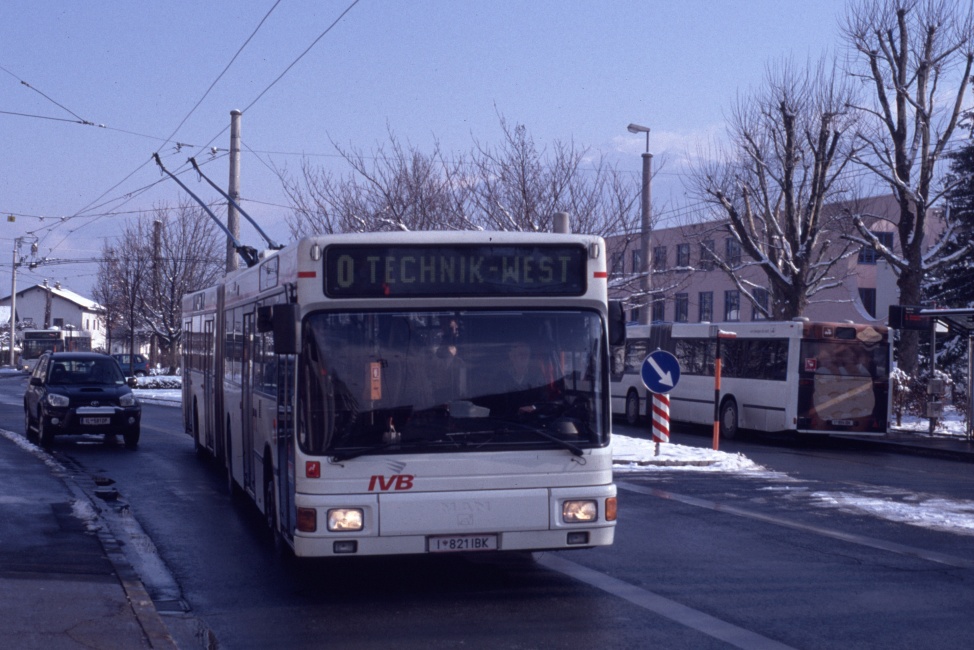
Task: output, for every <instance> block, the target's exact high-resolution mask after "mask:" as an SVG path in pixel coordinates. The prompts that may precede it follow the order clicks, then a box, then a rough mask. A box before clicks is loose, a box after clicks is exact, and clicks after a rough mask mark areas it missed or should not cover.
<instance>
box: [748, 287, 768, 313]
mask: <svg viewBox="0 0 974 650" xmlns="http://www.w3.org/2000/svg"><path fill="white" fill-rule="evenodd" d="M753 295H754V302H755V303H757V304H755V305H753V309H752V311H751V320H767V318H768V317H767V316H765V315H764V314H765V312H763V311H761V309H760V308H759V307H758V305H760V306H761V307H763V308H764V309H765V311H767V309H768V290H767V289H763V288H761V287H757V288H755V289H754V292H753Z"/></svg>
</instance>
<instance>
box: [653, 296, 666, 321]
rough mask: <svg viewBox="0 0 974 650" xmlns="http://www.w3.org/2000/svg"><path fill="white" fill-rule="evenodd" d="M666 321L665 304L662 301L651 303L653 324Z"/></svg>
mask: <svg viewBox="0 0 974 650" xmlns="http://www.w3.org/2000/svg"><path fill="white" fill-rule="evenodd" d="M664 320H666V303H665V302H663V301H662V300H654V301H653V322H657V321H664Z"/></svg>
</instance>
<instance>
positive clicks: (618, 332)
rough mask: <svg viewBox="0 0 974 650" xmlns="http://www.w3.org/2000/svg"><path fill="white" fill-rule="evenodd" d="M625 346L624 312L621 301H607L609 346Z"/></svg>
mask: <svg viewBox="0 0 974 650" xmlns="http://www.w3.org/2000/svg"><path fill="white" fill-rule="evenodd" d="M625 344H626V310H625V309H623V308H622V301H621V300H610V301H609V345H610V346H612V347H618V346H622V345H625Z"/></svg>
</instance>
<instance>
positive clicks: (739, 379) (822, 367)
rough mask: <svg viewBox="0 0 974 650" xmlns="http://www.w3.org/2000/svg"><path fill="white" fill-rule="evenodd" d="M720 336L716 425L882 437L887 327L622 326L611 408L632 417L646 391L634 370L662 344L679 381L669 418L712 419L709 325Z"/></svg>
mask: <svg viewBox="0 0 974 650" xmlns="http://www.w3.org/2000/svg"><path fill="white" fill-rule="evenodd" d="M717 328H719V330H720V331H722V332H728V333H733V334H734V335H735V337H734V338H722V339H721V367H722V372H721V391H720V407H719V419H720V433H721V435H722V436H725V437H727V438H733V437H734V436H735V435H737V433H738V430H739V429H747V430H753V431H765V432H777V431H794V432H798V433H803V434H829V435H842V434H846V433H848V434H857V435H882V434H885V433H886V430H887V427H888V420H889V413H890V382H889V373H890V368H891V364H892V357H891V348H890V340H889V332H888V330H887V328H885V327H882V326H874V325H862V324H851V323H823V322H809V321H805V320H795V321H786V322H774V321H754V322H747V323H737V322H735V323H715V324H711V323H653V324H652V325H636V326H632V325H631V326H629V327H628V328H627V338H626V345H625V348H617V349H616V350H615V351H614V352H615V357H614V364H613V366H614V367H613V371H614V372H613V376H612V411H613V413H614V414H616V415H620V416H624V417H625V419H626V421H627V422H629V423H635V422H636V421H637V420H638V419H639V417H640V415H642V414H644V413H646V403H647V399H648V394H647V391H646V388H645V386H643V384H642V380H641V379H640V375H639V370H640V367H641V365H642V362H643V359H645V357H646V355H647V354H649V353H650V352H652V351H653V350H656V349H663V350H667V351H669V352H672V353H673V354H674V355H675V356H676V358H677V360H678V361H679V363H680V371H681V375H680V380H679V382H678V384H677V386H676V388H675V389H674V390H673V391H672V392H670V394H669V395H670V419H671V420H673V421H680V422H688V423H693V424H705V425H712V424H713V422H714V396H715V395H714V356H715V352H716V339H715V337H714V331H715V329H717Z"/></svg>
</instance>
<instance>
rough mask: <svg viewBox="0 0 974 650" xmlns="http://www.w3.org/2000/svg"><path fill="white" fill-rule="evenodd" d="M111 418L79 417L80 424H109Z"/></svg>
mask: <svg viewBox="0 0 974 650" xmlns="http://www.w3.org/2000/svg"><path fill="white" fill-rule="evenodd" d="M111 423H112V419H111V418H81V424H87V425H99V424H111Z"/></svg>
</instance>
